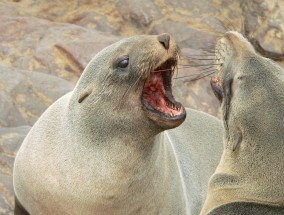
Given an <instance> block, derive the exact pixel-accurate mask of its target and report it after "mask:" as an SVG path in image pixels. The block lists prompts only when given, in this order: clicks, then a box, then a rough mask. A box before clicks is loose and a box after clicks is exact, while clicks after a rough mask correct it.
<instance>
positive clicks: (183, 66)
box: [179, 63, 220, 68]
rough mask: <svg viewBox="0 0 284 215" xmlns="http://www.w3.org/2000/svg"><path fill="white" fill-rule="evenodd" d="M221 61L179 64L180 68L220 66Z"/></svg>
mask: <svg viewBox="0 0 284 215" xmlns="http://www.w3.org/2000/svg"><path fill="white" fill-rule="evenodd" d="M218 65H220V63H211V64H192V65H190V64H179V66H181V67H180V68H188V67H202V66H218Z"/></svg>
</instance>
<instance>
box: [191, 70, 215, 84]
mask: <svg viewBox="0 0 284 215" xmlns="http://www.w3.org/2000/svg"><path fill="white" fill-rule="evenodd" d="M214 73H215V71H213V72H210V73H209V74H206V75H204V76H202V77H198V78H194V79H191V80H189V81H187V82H191V81H197V80H199V79H202V78H205V77H208V76H210V75H212V74H214Z"/></svg>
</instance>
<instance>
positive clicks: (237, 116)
mask: <svg viewBox="0 0 284 215" xmlns="http://www.w3.org/2000/svg"><path fill="white" fill-rule="evenodd" d="M216 59H217V62H218V63H219V64H220V66H219V73H218V76H217V77H214V78H213V79H212V80H211V86H212V88H213V91H214V93H215V95H216V96H217V98H218V99H219V100H220V101H221V102H222V112H223V117H224V123H225V127H226V128H227V130H232V133H231V134H230V136H232V137H231V141H233V140H234V139H235V138H236V137H237V139H238V140H234V141H236V142H235V143H234V145H235V146H237V145H238V144H239V142H240V141H241V139H242V136H243V135H244V133H250V134H248V135H249V136H250V137H252V136H253V137H255V138H257V136H258V135H257V134H256V132H257V133H259V134H260V135H259V137H260V138H261V136H263V135H261V134H263V132H264V131H267V133H270V134H271V133H274V132H276V131H277V130H279V128H280V127H283V126H280V125H281V124H283V121H282V119H281V117H279V116H281V115H282V113H283V111H284V100H283V95H284V94H283V93H284V70H283V69H282V68H281V67H280V66H278V65H277V64H276V63H275V62H273V61H272V60H270V59H267V58H264V57H262V56H260V55H259V54H258V53H256V52H255V50H254V48H253V47H252V45H251V44H250V43H249V42H248V41H247V40H246V39H245V38H244V37H243V36H242V35H241V34H239V33H237V32H232V31H230V32H227V33H226V34H225V35H224V37H223V38H222V39H220V40H219V41H218V43H217V45H216ZM279 126H280V127H279ZM268 129H269V130H270V131H268ZM272 130H273V132H271V131H272ZM279 132H280V133H281V136H282V131H280V130H279ZM253 133H254V134H253ZM274 135H275V134H274ZM265 136H266V138H268V137H267V136H268V134H265ZM270 138H271V137H270ZM262 140H263V139H262ZM261 142H262V141H261ZM235 146H233V147H235Z"/></svg>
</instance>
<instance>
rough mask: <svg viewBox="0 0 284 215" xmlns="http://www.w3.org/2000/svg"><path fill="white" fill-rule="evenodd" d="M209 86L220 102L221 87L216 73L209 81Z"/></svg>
mask: <svg viewBox="0 0 284 215" xmlns="http://www.w3.org/2000/svg"><path fill="white" fill-rule="evenodd" d="M210 85H211V88H212V90H213V92H214V94H215V96H216V97H217V99H218V100H219V101H220V102H221V103H222V101H223V88H222V84H221V81H220V77H219V76H218V75H217V76H215V77H213V78H212V79H211V81H210Z"/></svg>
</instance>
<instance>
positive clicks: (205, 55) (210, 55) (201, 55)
mask: <svg viewBox="0 0 284 215" xmlns="http://www.w3.org/2000/svg"><path fill="white" fill-rule="evenodd" d="M186 56H188V57H191V56H194V57H196V56H200V57H207V56H209V57H215V55H214V54H213V55H212V54H209V55H208V54H195V55H194V54H190V55H186Z"/></svg>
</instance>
